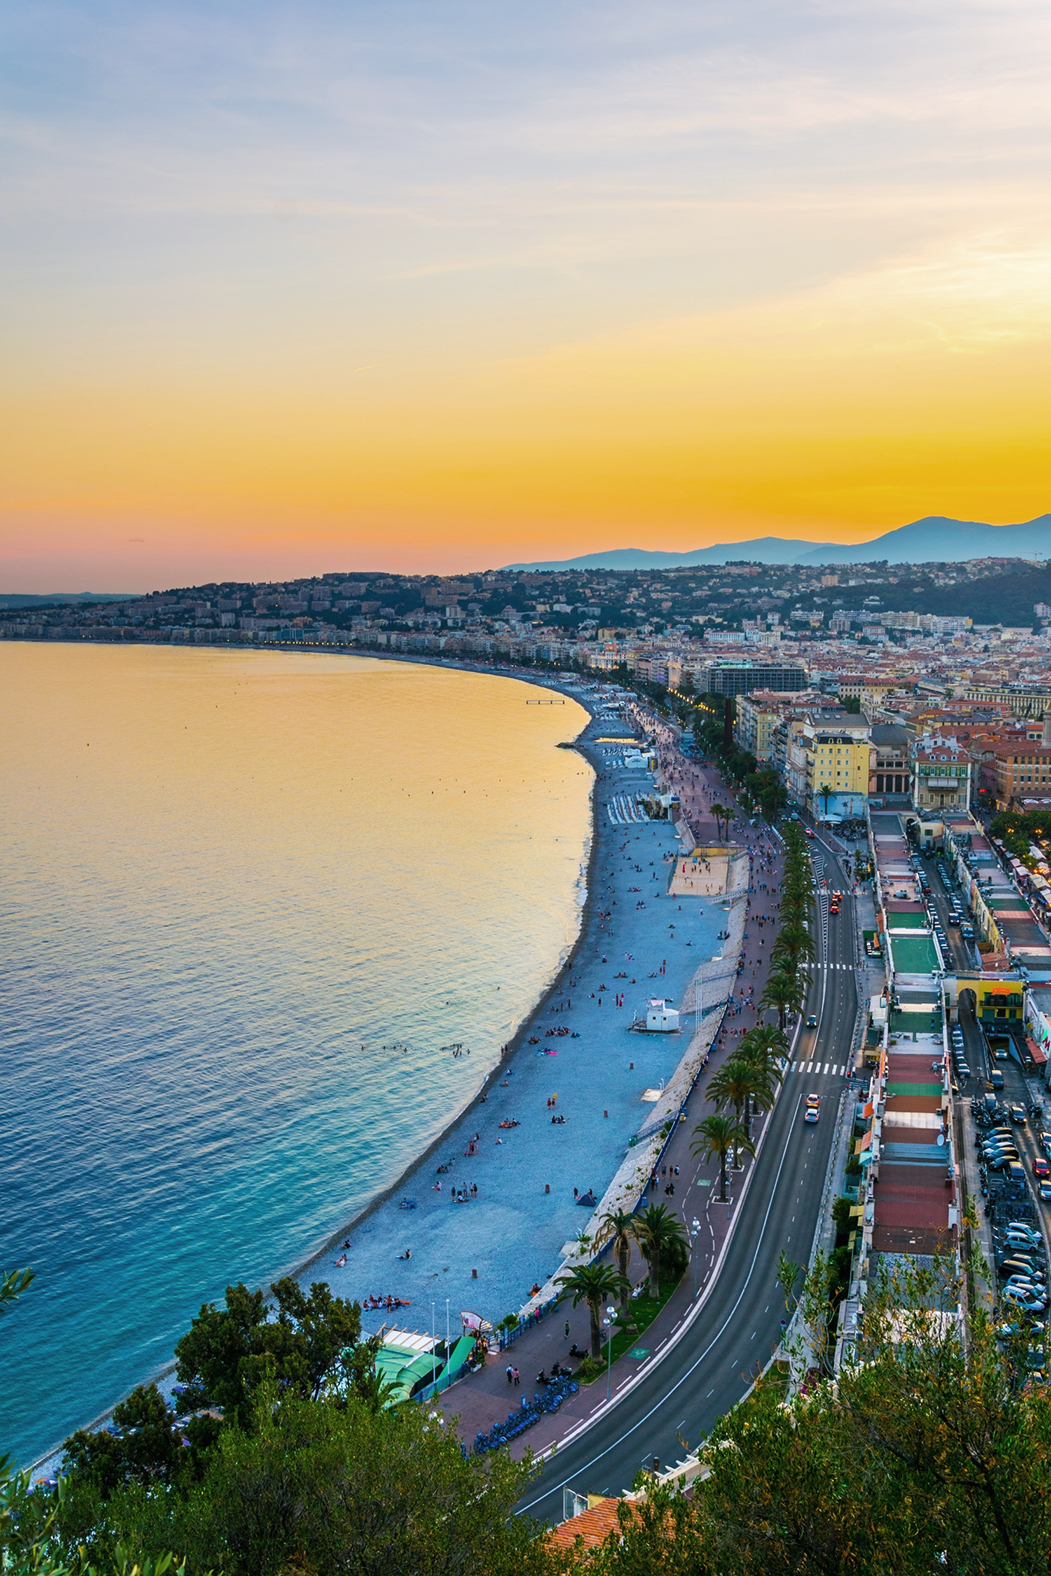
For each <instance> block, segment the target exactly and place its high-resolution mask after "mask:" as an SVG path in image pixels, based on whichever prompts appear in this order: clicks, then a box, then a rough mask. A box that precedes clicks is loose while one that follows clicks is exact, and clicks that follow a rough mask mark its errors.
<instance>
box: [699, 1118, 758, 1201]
mask: <svg viewBox="0 0 1051 1576" xmlns="http://www.w3.org/2000/svg"><path fill="white" fill-rule="evenodd" d="M693 1136H694V1139H695V1142H694V1143H692V1144H691V1145H690V1153H691V1155H698V1156H699V1157H700V1158H701V1159H702V1160H709V1159H711V1157H712V1155H717V1156H718V1157H719V1199H720V1202H722V1203H723V1204H725V1203H726V1183H727V1170H726V1159H727V1156H728V1155H730V1154H732V1153H733V1151H734V1150H735V1149H744V1150H746V1151H747V1153H748V1154H754V1153H755V1151H754V1149H753V1148H752V1142H751V1139H749V1138H748V1136H747V1134H746V1133H745V1132H744V1130H743V1129H742V1127H741V1125H740V1123H738V1122H735V1121H733V1120H732V1119H731V1118H730V1117H728V1116H717V1115H715V1114H714V1113H713V1115H711V1116H706V1117H705V1118H704V1121H703V1122H698V1124H697V1126H696V1127H695V1128H694V1130H693Z"/></svg>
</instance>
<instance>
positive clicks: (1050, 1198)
mask: <svg viewBox="0 0 1051 1576" xmlns="http://www.w3.org/2000/svg"><path fill="white" fill-rule="evenodd" d="M1036 1191H1037V1193H1038V1194H1039V1196H1040V1202H1041V1204H1051V1182H1041V1184H1040V1186H1039V1187H1038V1188H1037V1190H1036Z"/></svg>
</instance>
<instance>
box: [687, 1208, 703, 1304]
mask: <svg viewBox="0 0 1051 1576" xmlns="http://www.w3.org/2000/svg"><path fill="white" fill-rule="evenodd" d="M700 1230H701V1223H700V1221H699V1220H698V1219H697V1216H696V1215H694V1217H693V1220H692V1221H691V1222H690V1258H691V1259H692V1260H693V1295H694V1298H695V1299H696V1296H697V1238H698V1236H699V1234H700Z"/></svg>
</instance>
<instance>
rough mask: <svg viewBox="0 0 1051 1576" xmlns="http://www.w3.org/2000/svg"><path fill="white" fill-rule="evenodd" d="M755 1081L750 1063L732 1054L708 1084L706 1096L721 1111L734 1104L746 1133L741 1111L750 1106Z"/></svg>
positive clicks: (738, 1160)
mask: <svg viewBox="0 0 1051 1576" xmlns="http://www.w3.org/2000/svg"><path fill="white" fill-rule="evenodd" d="M754 1083H755V1074H754V1072H753V1071H752V1069H751V1068H750V1067H749V1066H748V1063H747V1062H745V1061H742V1060H741V1059H740V1058H739V1057H737V1056H731V1057H730V1060H729V1061H728V1062H724V1063H723V1065H722V1067H720V1068H719V1071H718V1072H717V1073H716V1074H715V1077H714V1078H712V1079H711V1081H710V1082H709V1084H708V1090H707V1094H706V1098H707V1099H709V1100H712V1101H714V1102H715V1109H716V1110H717V1111H721V1110H722V1109H723V1107H724V1106H727V1105H732V1106H733V1108H734V1117H735V1119H736V1122H737V1127H738V1129H739V1130H740V1131H741V1132H742V1133H744V1131H745V1129H744V1127H743V1126H742V1124H741V1113H742V1111H744V1110H745V1109H746V1108H747V1106H748V1102H749V1099H750V1098H751V1094H752V1088H753V1085H754ZM740 1169H741V1157H740V1154H739V1153H738V1152H737V1151H736V1150H735V1151H734V1170H735V1171H739V1170H740Z"/></svg>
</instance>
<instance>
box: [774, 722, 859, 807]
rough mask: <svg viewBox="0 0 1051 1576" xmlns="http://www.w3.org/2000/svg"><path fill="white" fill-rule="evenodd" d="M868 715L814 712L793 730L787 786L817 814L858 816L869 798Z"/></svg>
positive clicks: (796, 797)
mask: <svg viewBox="0 0 1051 1576" xmlns="http://www.w3.org/2000/svg"><path fill="white" fill-rule="evenodd" d="M869 733H870V730H869V721H868V718H867V717H858V716H852V715H850V714H849V713H846V712H837V713H833V714H832V715H831V716H830V715H828V714H827V713H826V714H822V713H821V712H813V713H811V714H810V715H809V716H807V718H806V719H805V721H803V723H802V724H801V725H800V726H799V727H798V730H796V729H793V730H792V734H791V739H790V742H789V749H788V775H787V781H788V791H789V794H790V795H792V797H793V798H795V799H797V800H798V801H799V802H800V803H802V804H805V805H806V807H807V809H808V810H809V811H810V812H811V814H812V815H814V816H816V817H829V816H836V817H839V818H849V817H853V816H858V815H863V814H864V813H865V805H866V803H867V801H868V793H869V775H870V757H871V744H870V739H869Z"/></svg>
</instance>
